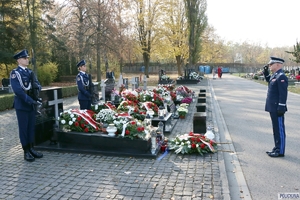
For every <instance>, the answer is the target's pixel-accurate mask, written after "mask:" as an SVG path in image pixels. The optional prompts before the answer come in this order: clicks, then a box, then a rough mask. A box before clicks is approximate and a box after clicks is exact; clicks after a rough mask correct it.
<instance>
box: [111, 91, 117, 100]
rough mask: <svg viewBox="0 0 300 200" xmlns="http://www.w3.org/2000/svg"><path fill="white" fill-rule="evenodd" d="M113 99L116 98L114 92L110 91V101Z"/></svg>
mask: <svg viewBox="0 0 300 200" xmlns="http://www.w3.org/2000/svg"><path fill="white" fill-rule="evenodd" d="M115 100H116V96H115V93H113V92H112V93H111V94H110V101H111V102H115Z"/></svg>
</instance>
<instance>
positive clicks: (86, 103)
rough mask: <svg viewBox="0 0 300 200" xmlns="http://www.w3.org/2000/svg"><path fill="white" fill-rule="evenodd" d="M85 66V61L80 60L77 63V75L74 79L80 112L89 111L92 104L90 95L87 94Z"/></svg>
mask: <svg viewBox="0 0 300 200" xmlns="http://www.w3.org/2000/svg"><path fill="white" fill-rule="evenodd" d="M85 64H86V63H85V60H81V61H80V62H79V63H77V67H78V71H79V73H78V75H77V77H76V81H77V87H78V101H79V105H80V110H85V109H86V110H90V109H91V104H92V101H91V98H92V95H91V93H90V92H89V84H90V82H89V76H88V74H87V73H86V65H85Z"/></svg>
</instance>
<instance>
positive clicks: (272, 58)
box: [268, 57, 284, 65]
mask: <svg viewBox="0 0 300 200" xmlns="http://www.w3.org/2000/svg"><path fill="white" fill-rule="evenodd" d="M273 63H280V64H283V63H284V60H283V59H282V58H277V57H270V61H269V63H268V64H269V65H270V64H273Z"/></svg>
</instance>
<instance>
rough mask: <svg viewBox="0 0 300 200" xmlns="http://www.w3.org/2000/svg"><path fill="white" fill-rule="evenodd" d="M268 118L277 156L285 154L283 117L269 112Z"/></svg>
mask: <svg viewBox="0 0 300 200" xmlns="http://www.w3.org/2000/svg"><path fill="white" fill-rule="evenodd" d="M270 117H271V120H272V126H273V136H274V143H275V148H276V151H279V154H284V153H285V126H284V115H282V116H278V114H277V112H270Z"/></svg>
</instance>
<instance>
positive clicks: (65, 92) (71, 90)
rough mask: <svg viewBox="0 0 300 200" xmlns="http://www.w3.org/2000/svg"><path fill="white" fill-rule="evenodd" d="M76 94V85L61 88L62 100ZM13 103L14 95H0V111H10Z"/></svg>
mask: <svg viewBox="0 0 300 200" xmlns="http://www.w3.org/2000/svg"><path fill="white" fill-rule="evenodd" d="M77 94H78V90H77V85H74V86H69V87H63V88H62V96H63V98H65V97H72V96H76V95H77ZM13 102H14V94H4V95H0V111H4V110H9V109H12V108H13Z"/></svg>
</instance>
